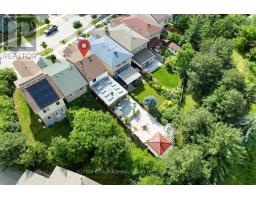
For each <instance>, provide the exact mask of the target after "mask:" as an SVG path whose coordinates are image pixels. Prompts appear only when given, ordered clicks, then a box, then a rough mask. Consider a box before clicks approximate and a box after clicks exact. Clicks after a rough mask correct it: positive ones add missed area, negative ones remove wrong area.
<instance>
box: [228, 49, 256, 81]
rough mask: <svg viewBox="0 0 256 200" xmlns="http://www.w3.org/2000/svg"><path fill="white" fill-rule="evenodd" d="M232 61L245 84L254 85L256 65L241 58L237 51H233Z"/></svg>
mask: <svg viewBox="0 0 256 200" xmlns="http://www.w3.org/2000/svg"><path fill="white" fill-rule="evenodd" d="M232 61H233V64H234V65H235V66H236V68H237V69H238V70H239V71H240V72H241V73H242V74H243V75H244V77H245V79H246V82H247V83H256V64H255V63H254V62H250V61H249V60H247V59H246V58H243V56H242V55H240V54H239V53H238V52H237V51H233V54H232Z"/></svg>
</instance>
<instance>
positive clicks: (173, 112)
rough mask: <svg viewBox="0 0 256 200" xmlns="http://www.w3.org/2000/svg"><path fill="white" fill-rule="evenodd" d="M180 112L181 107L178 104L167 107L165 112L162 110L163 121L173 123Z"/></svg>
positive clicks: (163, 122)
mask: <svg viewBox="0 0 256 200" xmlns="http://www.w3.org/2000/svg"><path fill="white" fill-rule="evenodd" d="M178 114H179V108H178V106H176V105H175V106H173V107H169V108H166V109H165V110H164V111H163V112H162V117H161V123H162V124H168V123H171V122H172V121H173V120H174V119H175V118H176V116H177V115H178Z"/></svg>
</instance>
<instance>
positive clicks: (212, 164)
mask: <svg viewBox="0 0 256 200" xmlns="http://www.w3.org/2000/svg"><path fill="white" fill-rule="evenodd" d="M242 142H243V137H242V133H241V132H240V131H239V130H238V129H235V128H231V127H230V126H227V125H225V124H222V123H217V124H214V125H213V128H212V130H211V133H210V135H209V137H205V138H204V139H202V140H201V142H200V144H201V145H202V146H203V147H204V149H205V153H204V159H205V160H206V161H207V163H208V167H209V168H210V169H211V176H210V179H209V180H210V182H211V183H212V184H216V183H221V182H223V180H224V179H225V177H226V176H227V174H228V173H229V172H230V169H232V168H233V167H234V166H239V165H240V164H241V163H242V161H243V158H244V155H245V153H246V151H245V148H244V147H243V145H242Z"/></svg>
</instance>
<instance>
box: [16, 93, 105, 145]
mask: <svg viewBox="0 0 256 200" xmlns="http://www.w3.org/2000/svg"><path fill="white" fill-rule="evenodd" d="M13 99H14V104H15V109H16V112H17V114H18V118H19V122H20V125H21V130H22V133H23V134H24V135H25V136H26V138H27V139H28V140H29V141H30V142H34V141H40V142H42V143H44V144H46V145H49V144H50V142H51V139H52V138H53V137H57V136H63V137H68V136H69V133H70V132H71V126H70V125H69V122H68V120H67V119H65V120H63V121H61V122H59V123H57V124H55V125H53V126H51V127H47V128H44V126H43V124H41V123H40V122H39V121H38V117H37V116H36V115H35V114H34V112H33V111H32V110H31V108H30V107H29V105H28V104H27V103H26V101H25V99H24V97H23V96H22V95H21V92H20V91H19V90H18V89H16V90H15V92H14V96H13ZM68 107H69V108H74V109H75V108H89V109H94V110H104V111H106V108H105V107H104V105H102V104H101V103H100V102H99V101H97V100H96V98H95V97H94V96H93V95H92V94H91V93H90V92H87V93H86V94H84V95H83V96H81V97H80V98H78V99H76V100H75V101H73V102H72V103H71V104H69V106H68Z"/></svg>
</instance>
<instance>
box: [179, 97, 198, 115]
mask: <svg viewBox="0 0 256 200" xmlns="http://www.w3.org/2000/svg"><path fill="white" fill-rule="evenodd" d="M195 105H196V102H195V101H194V99H193V98H192V96H191V95H188V94H186V95H184V104H183V105H182V107H181V110H182V111H184V112H187V111H189V110H191V109H192V108H194V107H195Z"/></svg>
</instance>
